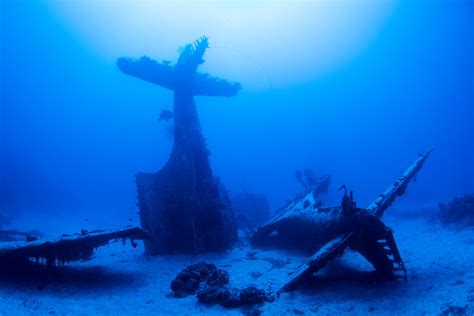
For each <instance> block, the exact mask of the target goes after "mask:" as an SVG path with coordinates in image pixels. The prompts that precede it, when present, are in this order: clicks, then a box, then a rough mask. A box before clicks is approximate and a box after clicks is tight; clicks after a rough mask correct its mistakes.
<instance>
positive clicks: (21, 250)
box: [0, 227, 148, 266]
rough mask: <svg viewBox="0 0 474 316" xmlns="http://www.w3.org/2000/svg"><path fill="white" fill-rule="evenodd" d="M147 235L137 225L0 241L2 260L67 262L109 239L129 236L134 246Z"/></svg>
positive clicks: (82, 257) (116, 239)
mask: <svg viewBox="0 0 474 316" xmlns="http://www.w3.org/2000/svg"><path fill="white" fill-rule="evenodd" d="M146 238H148V233H147V232H146V231H144V230H143V229H141V228H139V227H125V228H121V229H117V230H94V231H90V232H89V231H86V230H82V231H81V233H80V234H72V235H67V234H64V235H62V236H61V237H59V238H57V239H36V240H31V241H28V240H23V241H9V242H0V262H1V261H8V260H10V261H14V262H16V261H25V260H31V259H34V260H35V261H36V262H46V264H47V265H48V266H56V265H59V264H63V265H64V263H66V262H70V261H74V260H80V259H88V258H90V256H91V255H92V253H93V252H94V250H95V249H96V248H98V247H100V246H104V245H107V244H108V243H109V242H114V241H123V242H125V241H126V240H127V239H130V241H131V244H132V246H133V247H136V246H137V244H136V242H135V240H143V239H146Z"/></svg>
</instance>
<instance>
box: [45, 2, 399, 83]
mask: <svg viewBox="0 0 474 316" xmlns="http://www.w3.org/2000/svg"><path fill="white" fill-rule="evenodd" d="M47 1H49V2H50V4H51V7H52V8H54V10H55V11H56V12H57V13H58V14H59V15H60V16H61V17H62V18H63V19H64V21H65V22H66V23H69V24H70V25H71V26H72V27H73V28H74V30H75V31H76V32H77V34H78V35H79V36H81V37H82V38H83V39H84V41H85V42H86V43H87V45H90V47H91V48H92V49H93V50H94V51H96V52H97V54H100V55H103V56H106V57H107V58H110V60H111V61H112V60H114V59H115V58H116V57H118V56H130V57H132V56H136V57H138V56H141V55H149V56H151V57H152V58H155V59H160V60H161V59H171V60H172V59H173V58H176V57H177V52H176V48H177V46H178V45H183V44H185V43H188V42H191V41H194V40H195V39H196V38H198V37H199V36H202V35H206V36H208V37H209V38H210V45H211V48H212V49H210V50H208V53H207V55H206V56H207V59H208V60H209V62H208V63H206V64H205V65H204V66H203V70H204V71H208V72H210V73H212V74H214V75H222V76H225V77H227V78H236V79H238V80H239V81H241V82H242V83H243V84H244V85H245V87H246V88H251V89H265V88H267V86H268V80H267V79H268V78H267V77H270V78H271V80H272V82H273V85H274V86H277V87H281V86H288V85H292V84H298V83H300V82H302V81H305V80H311V79H313V78H315V77H317V76H321V75H323V74H324V73H326V72H328V71H331V70H334V69H336V68H337V67H340V66H342V65H344V64H345V63H346V62H347V61H349V60H351V59H353V58H355V57H356V56H358V55H359V54H360V53H361V52H362V51H363V50H364V49H365V48H366V47H367V46H368V45H369V44H370V41H371V40H372V39H373V38H374V36H375V35H376V34H377V32H378V31H379V30H380V28H381V26H382V24H383V22H384V21H385V20H386V18H387V16H388V15H389V14H390V12H391V11H392V9H393V6H394V3H393V1H394V0H381V1H370V0H369V1H362V0H361V1H323V0H316V1H207V2H202V1H169V2H168V1H135V0H116V1H107V0H103V1H97V0H94V1H93V0H84V1H66V0H64V1H53V0H47Z"/></svg>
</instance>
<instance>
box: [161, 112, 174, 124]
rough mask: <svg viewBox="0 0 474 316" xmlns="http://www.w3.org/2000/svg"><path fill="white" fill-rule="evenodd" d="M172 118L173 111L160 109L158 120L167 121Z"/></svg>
mask: <svg viewBox="0 0 474 316" xmlns="http://www.w3.org/2000/svg"><path fill="white" fill-rule="evenodd" d="M172 118H173V112H171V111H170V110H161V113H160V116H159V117H158V121H169V120H171V119H172Z"/></svg>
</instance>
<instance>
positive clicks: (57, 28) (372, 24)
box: [0, 0, 474, 220]
mask: <svg viewBox="0 0 474 316" xmlns="http://www.w3.org/2000/svg"><path fill="white" fill-rule="evenodd" d="M473 30H474V27H473V6H472V3H471V2H470V1H389V0H386V1H336V2H329V1H295V2H293V1H286V2H285V1H257V2H252V1H229V2H219V1H207V2H199V1H198V2H190V1H177V2H171V1H170V2H165V1H145V2H140V1H2V3H1V29H0V36H1V62H0V67H1V71H0V73H1V76H2V77H1V127H0V128H1V148H2V155H1V159H2V161H1V190H0V192H1V195H0V197H1V200H0V205H1V208H2V210H5V212H6V213H8V214H11V215H15V216H27V215H26V214H34V215H35V216H40V215H44V214H89V213H91V214H100V216H102V217H106V218H108V219H111V218H113V219H119V220H124V219H125V220H126V219H128V218H129V217H130V216H136V209H133V210H131V207H135V203H136V193H135V183H134V174H135V173H137V172H142V171H147V172H152V171H153V172H154V171H157V170H159V169H160V168H161V167H162V165H163V164H164V162H165V161H166V159H167V157H168V154H169V152H170V148H171V144H172V139H171V138H170V137H169V134H170V133H169V132H167V126H166V124H163V123H160V122H158V121H157V118H158V116H159V113H160V111H161V110H162V109H172V93H171V92H170V91H168V90H165V89H163V88H161V87H158V86H154V85H152V84H149V83H147V82H142V81H139V80H136V79H133V78H131V77H127V76H124V75H123V74H121V73H120V71H119V70H118V69H117V67H116V64H115V61H116V59H117V58H118V57H122V56H127V57H139V56H142V55H147V56H150V57H151V58H154V59H158V60H161V59H165V60H170V61H176V58H177V57H178V52H177V47H179V46H183V45H184V44H186V43H188V42H192V41H193V40H195V39H196V38H198V37H199V36H202V35H205V36H208V37H209V41H210V48H209V49H208V51H207V53H206V56H205V59H206V60H208V61H206V63H205V64H203V66H202V71H205V72H209V73H210V74H212V75H216V76H220V77H223V78H226V79H228V80H231V81H236V82H240V83H241V84H242V87H243V88H242V91H241V92H240V93H239V95H238V96H237V97H234V98H215V97H198V98H197V101H196V102H197V107H198V111H199V114H200V120H201V124H202V126H203V131H204V135H205V137H206V138H207V141H208V147H209V148H210V150H211V152H212V155H211V162H212V166H213V168H214V174H215V175H217V176H219V177H221V179H222V180H223V182H224V183H225V185H226V186H227V188H228V189H230V190H231V192H239V191H241V190H243V189H246V190H251V191H255V192H260V193H264V194H266V195H267V197H268V198H269V200H270V204H271V206H272V208H277V207H279V206H280V205H281V204H282V203H283V202H284V201H285V200H287V199H291V198H292V196H293V195H294V194H295V193H296V192H298V190H299V189H300V188H299V184H298V183H297V182H296V181H295V179H294V171H295V170H296V169H301V168H313V169H314V170H316V171H317V173H319V174H322V173H327V174H331V175H332V188H331V192H332V193H334V192H335V190H336V189H337V188H338V187H339V186H341V185H342V184H345V185H347V186H348V187H350V188H351V189H353V190H354V194H355V197H356V199H357V201H358V203H359V205H367V204H368V203H370V201H371V200H372V199H373V198H375V197H376V196H377V195H378V193H380V191H381V190H383V189H384V188H385V187H386V186H387V185H388V184H389V183H390V181H391V179H393V178H394V177H395V176H396V175H398V173H399V172H401V171H402V170H404V168H405V167H406V166H407V165H408V164H409V163H410V162H411V160H412V158H413V157H414V156H416V155H417V154H418V153H422V152H425V151H427V150H428V149H431V148H433V149H434V153H433V155H432V158H431V159H430V162H429V164H428V165H427V166H426V170H425V171H424V173H423V175H422V177H423V179H422V181H419V183H417V184H416V185H414V186H413V187H412V188H411V192H410V194H409V195H407V196H406V197H405V201H403V202H404V203H409V204H410V205H412V206H415V207H431V206H433V205H434V206H436V204H437V203H438V202H440V201H445V200H448V199H450V198H451V197H452V196H453V195H460V194H464V193H467V192H472V191H473V190H474V180H473V179H474V163H473V161H474V145H473V144H474V143H473V141H472V137H473V135H474V133H473V131H474V127H473V124H472V120H473V117H474V110H473V102H474V96H473V93H474V92H473V91H474V88H473V85H474V83H473V46H474V44H473V43H474V42H473V41H472V38H474V36H473V33H474V31H473ZM330 196H331V194H330ZM338 199H339V197H338V195H337V194H336V193H334V194H332V200H331V201H332V202H338ZM28 216H29V215H28ZM68 216H69V215H68ZM91 216H92V215H91Z"/></svg>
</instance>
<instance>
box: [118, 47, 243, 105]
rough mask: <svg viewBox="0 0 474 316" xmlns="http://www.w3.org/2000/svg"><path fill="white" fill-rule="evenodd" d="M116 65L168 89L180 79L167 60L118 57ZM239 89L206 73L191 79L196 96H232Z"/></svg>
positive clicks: (135, 75) (172, 87) (171, 88)
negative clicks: (160, 61)
mask: <svg viewBox="0 0 474 316" xmlns="http://www.w3.org/2000/svg"><path fill="white" fill-rule="evenodd" d="M117 66H118V68H119V69H120V70H121V71H122V72H123V73H125V74H127V75H130V76H133V77H136V78H139V79H142V80H145V81H148V82H151V83H153V84H156V85H159V86H162V87H164V88H167V89H170V90H176V89H177V88H178V87H179V86H178V85H179V84H180V81H181V79H180V78H179V76H178V75H177V72H176V70H175V67H174V66H173V65H171V64H169V63H167V62H162V63H159V62H157V61H156V60H153V59H151V58H149V57H146V56H144V57H141V58H140V59H131V58H119V59H118V60H117ZM240 89H241V86H240V84H239V83H231V82H229V81H227V80H223V79H219V78H216V77H212V76H210V75H208V74H202V73H196V74H195V76H194V79H193V86H192V94H193V95H196V96H199V95H201V96H220V97H232V96H235V95H236V94H237V93H238V92H239V90H240Z"/></svg>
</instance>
